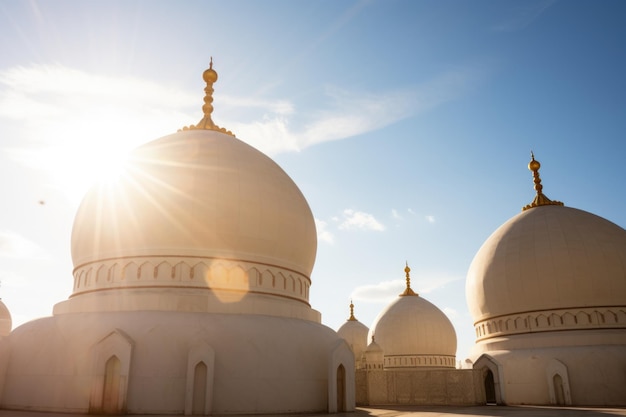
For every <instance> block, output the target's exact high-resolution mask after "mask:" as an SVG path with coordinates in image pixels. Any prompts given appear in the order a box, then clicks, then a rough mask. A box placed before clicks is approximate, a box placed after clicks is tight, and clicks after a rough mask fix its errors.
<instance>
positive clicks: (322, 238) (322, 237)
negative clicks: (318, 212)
mask: <svg viewBox="0 0 626 417" xmlns="http://www.w3.org/2000/svg"><path fill="white" fill-rule="evenodd" d="M315 227H316V228H317V240H318V241H319V242H326V243H329V244H331V245H332V244H333V243H335V237H334V236H333V234H332V233H331V232H330V231H329V230H328V223H326V222H325V221H323V220H319V219H315Z"/></svg>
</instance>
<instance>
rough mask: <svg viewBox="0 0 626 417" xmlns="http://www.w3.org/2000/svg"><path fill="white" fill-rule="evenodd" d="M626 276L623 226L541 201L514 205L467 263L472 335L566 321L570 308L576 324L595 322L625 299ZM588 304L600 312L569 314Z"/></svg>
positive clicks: (584, 307)
mask: <svg viewBox="0 0 626 417" xmlns="http://www.w3.org/2000/svg"><path fill="white" fill-rule="evenodd" d="M625 277H626V231H625V230H624V229H622V228H621V227H619V226H617V225H615V224H614V223H611V222H610V221H608V220H606V219H603V218H601V217H598V216H596V215H594V214H591V213H588V212H585V211H582V210H577V209H574V208H568V207H563V206H558V205H546V206H541V207H535V208H532V209H530V210H526V211H523V212H521V213H520V214H518V215H516V216H515V217H513V218H512V219H510V220H509V221H507V222H506V223H504V224H503V225H502V226H500V227H499V228H498V229H497V230H496V231H495V232H494V233H493V234H492V235H491V236H490V237H489V238H488V239H487V241H486V242H485V243H484V244H483V245H482V247H481V248H480V250H479V251H478V253H477V254H476V256H475V257H474V260H473V261H472V264H471V266H470V268H469V272H468V276H467V285H466V296H467V303H468V305H469V309H470V312H471V314H472V317H473V319H474V322H475V323H477V325H476V326H477V332H478V336H479V337H480V336H488V335H489V334H493V335H495V334H498V335H502V334H508V333H516V332H520V331H527V330H528V328H529V327H541V323H542V322H544V321H545V324H546V327H552V326H554V325H562V326H566V325H567V323H566V322H567V320H568V317H569V316H571V317H570V319H571V321H572V323H574V322H575V324H577V325H578V326H582V325H583V324H584V323H586V324H588V325H590V326H592V327H597V325H598V324H600V325H601V324H602V321H603V320H604V321H606V320H609V321H611V322H612V321H615V320H613V319H611V317H610V316H611V315H612V316H616V315H617V314H619V311H618V310H619V309H620V308H621V309H622V310H623V308H624V306H626V279H625ZM618 307H619V308H618ZM587 310H589V312H590V311H596V312H600V314H603V317H602V318H596V319H593V318H584V317H577V318H576V317H574V316H576V315H577V314H578V313H579V312H582V311H587ZM585 315H588V313H585ZM605 316H606V317H605ZM529 318H530V319H531V320H530V321H528V319H529ZM594 320H595V321H596V323H593V322H594ZM516 321H517V323H516ZM548 324H549V326H548Z"/></svg>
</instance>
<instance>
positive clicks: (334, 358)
mask: <svg viewBox="0 0 626 417" xmlns="http://www.w3.org/2000/svg"><path fill="white" fill-rule="evenodd" d="M355 395H356V393H355V371H354V354H353V353H352V349H350V346H348V344H347V343H346V341H345V340H343V339H342V340H338V341H337V342H335V344H334V345H333V347H332V348H331V349H330V352H329V361H328V412H329V413H337V412H349V411H354V407H355ZM340 406H341V407H343V410H342V409H340Z"/></svg>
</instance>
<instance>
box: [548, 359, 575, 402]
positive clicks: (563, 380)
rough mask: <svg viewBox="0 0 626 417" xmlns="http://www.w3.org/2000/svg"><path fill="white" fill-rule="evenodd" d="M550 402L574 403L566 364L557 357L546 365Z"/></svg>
mask: <svg viewBox="0 0 626 417" xmlns="http://www.w3.org/2000/svg"><path fill="white" fill-rule="evenodd" d="M546 378H547V379H548V392H549V394H550V404H552V405H572V394H571V391H570V386H569V375H568V373H567V367H566V366H565V364H564V363H563V362H561V361H559V360H557V359H551V360H550V363H549V364H548V366H547V367H546Z"/></svg>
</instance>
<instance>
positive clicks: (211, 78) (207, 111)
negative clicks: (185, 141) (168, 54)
mask: <svg viewBox="0 0 626 417" xmlns="http://www.w3.org/2000/svg"><path fill="white" fill-rule="evenodd" d="M202 79H203V80H204V82H206V87H205V88H204V92H205V93H206V94H205V96H204V106H202V112H203V113H204V117H203V118H202V120H200V121H199V122H198V124H196V125H195V126H194V125H190V126H185V127H183V129H182V130H200V129H204V130H216V131H218V132H222V133H226V134H228V135H231V136H235V135H233V132H231V131H230V130H226V129H224V128H223V127H219V126H218V125H216V124H215V123H213V120H211V113H213V104H212V103H213V83H214V82H216V81H217V72H215V70H214V69H213V57H211V62H210V63H209V69H208V70H206V71H204V72H203V73H202Z"/></svg>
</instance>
